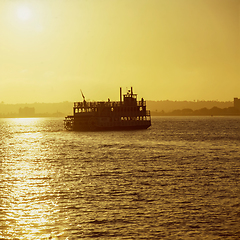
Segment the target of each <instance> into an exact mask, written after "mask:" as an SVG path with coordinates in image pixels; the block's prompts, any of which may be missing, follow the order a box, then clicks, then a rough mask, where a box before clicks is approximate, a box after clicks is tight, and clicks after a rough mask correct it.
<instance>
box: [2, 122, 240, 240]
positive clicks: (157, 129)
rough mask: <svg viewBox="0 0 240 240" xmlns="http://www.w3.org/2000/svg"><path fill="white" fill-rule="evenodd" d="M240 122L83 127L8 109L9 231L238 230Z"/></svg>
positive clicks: (81, 234)
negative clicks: (73, 128) (12, 114)
mask: <svg viewBox="0 0 240 240" xmlns="http://www.w3.org/2000/svg"><path fill="white" fill-rule="evenodd" d="M239 123H240V119H238V118H199V119H198V118H169V119H168V118H153V126H152V127H151V128H149V129H148V130H145V131H134V132H100V133H93V132H92V133H87V132H86V133H80V132H67V131H64V130H63V128H62V127H63V126H62V119H50V118H49V119H0V176H1V178H0V203H1V204H0V239H77V238H85V239H93V238H98V239H108V238H113V239H123V238H125V239H238V238H239V237H240V232H239V222H240V215H239V213H240V205H239V199H240V193H239V188H240V183H239V177H240V162H239V155H240V152H239V151H240V150H239V142H240V124H239ZM212 129H213V130H212Z"/></svg>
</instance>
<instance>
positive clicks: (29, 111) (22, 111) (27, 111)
mask: <svg viewBox="0 0 240 240" xmlns="http://www.w3.org/2000/svg"><path fill="white" fill-rule="evenodd" d="M19 115H20V117H33V116H34V115H35V108H34V107H32V108H31V107H24V108H19Z"/></svg>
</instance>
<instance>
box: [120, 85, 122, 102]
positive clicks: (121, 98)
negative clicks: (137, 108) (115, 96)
mask: <svg viewBox="0 0 240 240" xmlns="http://www.w3.org/2000/svg"><path fill="white" fill-rule="evenodd" d="M120 102H122V88H121V87H120Z"/></svg>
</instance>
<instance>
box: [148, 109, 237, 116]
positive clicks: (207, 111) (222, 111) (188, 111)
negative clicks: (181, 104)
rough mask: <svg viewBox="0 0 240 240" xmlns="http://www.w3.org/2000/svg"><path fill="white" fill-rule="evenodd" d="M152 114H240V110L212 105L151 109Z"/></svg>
mask: <svg viewBox="0 0 240 240" xmlns="http://www.w3.org/2000/svg"><path fill="white" fill-rule="evenodd" d="M151 113H152V115H153V116H240V110H239V109H237V108H235V107H228V108H218V107H213V108H211V109H208V108H201V109H197V110H192V109H190V108H184V109H177V110H173V111H171V112H165V111H160V112H158V111H152V112H151Z"/></svg>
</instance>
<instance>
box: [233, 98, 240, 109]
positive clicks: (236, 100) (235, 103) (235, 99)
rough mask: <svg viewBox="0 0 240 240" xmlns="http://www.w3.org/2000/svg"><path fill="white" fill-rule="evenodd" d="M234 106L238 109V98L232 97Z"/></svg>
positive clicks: (239, 99) (239, 105) (239, 104)
mask: <svg viewBox="0 0 240 240" xmlns="http://www.w3.org/2000/svg"><path fill="white" fill-rule="evenodd" d="M234 107H235V108H237V109H239V110H240V98H234Z"/></svg>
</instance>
